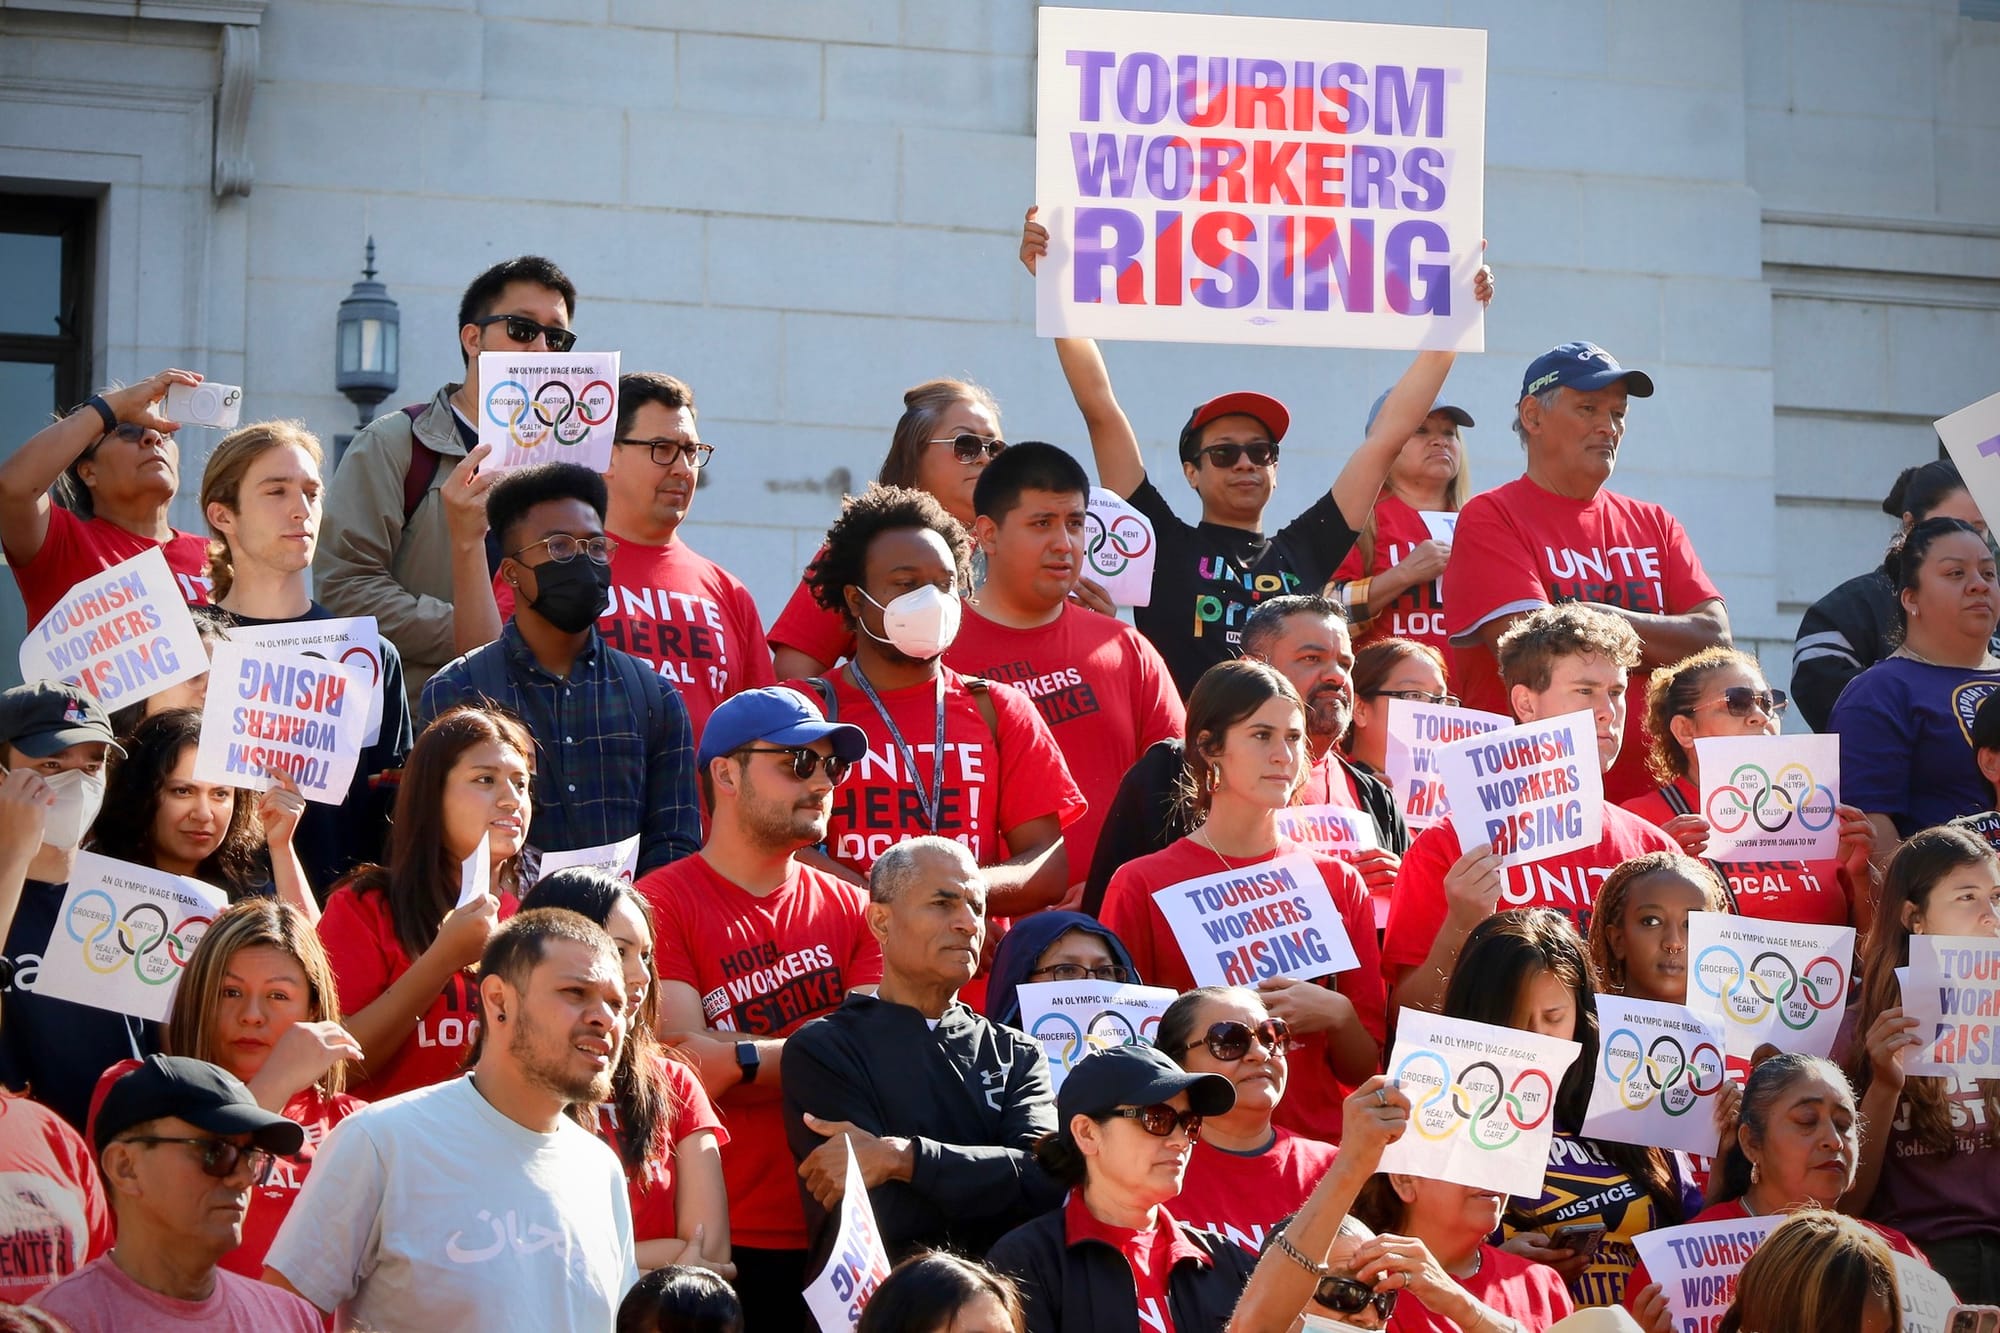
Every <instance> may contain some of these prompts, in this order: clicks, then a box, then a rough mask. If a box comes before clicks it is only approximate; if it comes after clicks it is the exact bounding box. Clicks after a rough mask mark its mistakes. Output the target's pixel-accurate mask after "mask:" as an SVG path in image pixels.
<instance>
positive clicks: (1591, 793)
mask: <svg viewBox="0 0 2000 1333" xmlns="http://www.w3.org/2000/svg"><path fill="white" fill-rule="evenodd" d="M1437 765H1438V772H1439V773H1440V774H1442V775H1443V777H1444V789H1445V795H1446V797H1447V798H1448V799H1449V800H1450V801H1451V810H1452V819H1451V823H1452V828H1453V829H1454V830H1455V831H1456V832H1457V833H1458V845H1459V847H1460V849H1461V850H1462V849H1464V848H1468V847H1472V846H1474V845H1475V844H1478V843H1485V844H1487V845H1489V846H1491V847H1492V848H1493V849H1494V850H1495V851H1497V852H1499V853H1500V864H1501V865H1503V866H1519V865H1527V864H1528V863H1529V862H1531V861H1540V860H1544V859H1546V858H1547V857H1551V856H1558V855H1561V854H1562V853H1563V852H1573V851H1577V850H1580V849H1582V848H1585V847H1595V846H1596V845H1597V840H1598V839H1599V838H1600V837H1602V836H1603V834H1604V774H1603V772H1602V771H1601V770H1600V769H1599V768H1598V766H1597V722H1596V719H1594V718H1593V717H1592V716H1591V715H1590V714H1589V713H1564V714H1563V715H1562V716H1561V717H1554V718H1549V719H1547V720H1545V721H1537V722H1523V723H1521V724H1519V725H1518V726H1513V727H1508V728H1505V729H1504V730H1501V731H1493V732H1488V733H1486V734H1485V735H1481V736H1472V737H1468V738H1467V739H1465V740H1462V741H1455V742H1453V743H1452V744H1450V745H1447V746H1445V747H1444V748H1443V749H1441V750H1439V751H1438V752H1437Z"/></svg>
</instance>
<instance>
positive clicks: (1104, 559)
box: [1083, 486, 1159, 606]
mask: <svg viewBox="0 0 2000 1333" xmlns="http://www.w3.org/2000/svg"><path fill="white" fill-rule="evenodd" d="M1083 535H1084V548H1083V549H1084V565H1083V576H1084V577H1085V578H1087V579H1094V580H1096V581H1097V582H1098V583H1101V584H1103V585H1104V591H1105V592H1106V593H1107V594H1108V595H1109V596H1110V598H1111V600H1112V601H1114V602H1116V603H1117V604H1118V605H1120V606H1148V605H1150V604H1151V603H1152V600H1153V560H1154V558H1155V557H1156V556H1157V555H1158V554H1159V548H1158V546H1157V545H1156V543H1155V542H1154V540H1153V524H1152V522H1151V521H1150V520H1149V519H1148V518H1147V517H1146V516H1145V515H1144V514H1142V513H1140V512H1139V511H1138V510H1136V509H1134V508H1133V507H1132V506H1131V505H1129V504H1126V503H1125V502H1124V501H1123V500H1121V499H1119V498H1118V496H1117V495H1116V494H1114V493H1113V492H1111V491H1107V490H1105V489H1104V488H1103V487H1102V486H1093V487H1091V488H1090V509H1089V511H1088V512H1087V513H1086V514H1085V515H1084V521H1083Z"/></svg>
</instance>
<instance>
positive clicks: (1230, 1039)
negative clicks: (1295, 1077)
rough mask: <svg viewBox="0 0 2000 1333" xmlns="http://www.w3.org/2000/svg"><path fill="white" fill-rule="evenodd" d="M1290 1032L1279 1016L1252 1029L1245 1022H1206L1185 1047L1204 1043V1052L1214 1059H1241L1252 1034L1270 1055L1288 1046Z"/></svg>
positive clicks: (1232, 1020) (1245, 1052) (1244, 1054)
mask: <svg viewBox="0 0 2000 1333" xmlns="http://www.w3.org/2000/svg"><path fill="white" fill-rule="evenodd" d="M1291 1035H1292V1030H1291V1028H1290V1027H1289V1026H1287V1024H1286V1023H1285V1020H1284V1019H1282V1018H1267V1019H1265V1020H1264V1021H1263V1022H1261V1023H1259V1024H1258V1025H1257V1026H1256V1027H1254V1028H1253V1027H1251V1026H1250V1025H1249V1024H1248V1023H1239V1022H1237V1021H1235V1020H1234V1019H1225V1020H1224V1021H1222V1022H1220V1023H1211V1024H1209V1025H1208V1034H1207V1035H1206V1036H1202V1037H1197V1038H1195V1039H1194V1040H1193V1041H1191V1042H1189V1043H1188V1044H1187V1048H1186V1049H1188V1050H1190V1051H1191V1050H1193V1049H1194V1048H1195V1047H1197V1046H1206V1047H1208V1053H1209V1054H1210V1055H1212V1056H1214V1057H1215V1058H1216V1059H1218V1060H1241V1059H1242V1058H1243V1057H1244V1056H1246V1055H1248V1054H1250V1039H1251V1038H1252V1037H1255V1038H1256V1039H1257V1040H1258V1041H1261V1042H1263V1043H1264V1049H1265V1050H1267V1051H1269V1052H1270V1053H1271V1054H1273V1055H1283V1054H1284V1053H1285V1052H1286V1051H1287V1050H1289V1049H1290V1048H1291Z"/></svg>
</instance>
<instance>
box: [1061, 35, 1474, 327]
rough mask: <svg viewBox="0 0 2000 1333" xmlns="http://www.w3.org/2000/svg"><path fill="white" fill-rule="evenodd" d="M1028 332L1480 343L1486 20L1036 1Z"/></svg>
mask: <svg viewBox="0 0 2000 1333" xmlns="http://www.w3.org/2000/svg"><path fill="white" fill-rule="evenodd" d="M1037 49H1038V50H1039V51H1040V53H1041V60H1040V63H1039V74H1040V77H1039V84H1038V88H1037V98H1038V107H1039V110H1038V114H1037V116H1036V126H1037V135H1036V139H1035V199H1036V202H1037V203H1038V204H1039V205H1040V207H1041V222H1042V223H1043V225H1045V226H1046V227H1047V228H1048V230H1049V250H1048V255H1047V257H1046V258H1045V259H1043V260H1042V261H1041V262H1040V264H1039V266H1038V269H1037V274H1036V283H1035V295H1036V314H1035V331H1036V332H1037V333H1039V334H1041V335H1042V336H1043V337H1071V338H1139V339H1151V340H1156V341H1166V342H1213V343H1250V344H1258V345H1264V346H1296V347H1385V348H1403V349H1412V348H1418V347H1436V348H1455V349H1457V350H1458V351H1461V352H1473V351H1478V350H1480V349H1481V348H1482V347H1483V346H1484V341H1483V339H1484V322H1483V319H1482V316H1481V312H1480V308H1479V303H1478V302H1477V301H1475V300H1474V299H1473V296H1472V284H1473V277H1474V275H1475V273H1476V272H1477V271H1478V268H1479V240H1480V237H1481V236H1482V235H1483V234H1484V233H1483V231H1482V230H1481V226H1482V224H1481V216H1482V210H1483V207H1484V202H1483V197H1482V191H1483V181H1482V177H1483V176H1484V174H1485V166H1484V162H1485V131H1486V34H1485V33H1484V32H1483V31H1480V30H1478V29H1473V28H1417V27H1395V26H1389V25H1384V24H1372V23H1327V22H1317V21H1308V20H1296V19H1266V18H1236V17H1223V16H1219V15H1207V14H1160V13H1146V12H1139V11H1131V10H1085V9H1059V8H1055V7H1051V6H1045V7H1043V8H1042V10H1041V15H1040V41H1039V44H1038V48H1037Z"/></svg>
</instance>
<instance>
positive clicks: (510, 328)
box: [472, 315, 576, 352]
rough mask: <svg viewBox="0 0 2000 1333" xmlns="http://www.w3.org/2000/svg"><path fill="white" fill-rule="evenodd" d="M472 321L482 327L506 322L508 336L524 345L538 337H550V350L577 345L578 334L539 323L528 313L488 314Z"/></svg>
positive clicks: (559, 349)
mask: <svg viewBox="0 0 2000 1333" xmlns="http://www.w3.org/2000/svg"><path fill="white" fill-rule="evenodd" d="M472 323H473V325H474V326H475V327H477V328H482V329H483V328H485V327H486V326H487V325H489V324H505V325H506V326H507V336H508V337H509V338H512V339H513V340H514V341H515V342H517V343H519V344H521V346H523V347H526V346H527V345H528V344H529V343H531V342H533V341H534V340H535V339H537V338H546V339H548V341H549V350H550V351H551V352H567V351H568V350H569V349H570V348H572V347H574V346H576V335H575V334H574V333H572V332H570V331H569V330H568V329H558V328H554V327H552V326H550V325H547V324H537V323H536V322H535V321H534V320H532V319H529V318H528V317H527V316H526V315H488V316H487V317H486V318H484V319H475V320H473V321H472Z"/></svg>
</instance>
